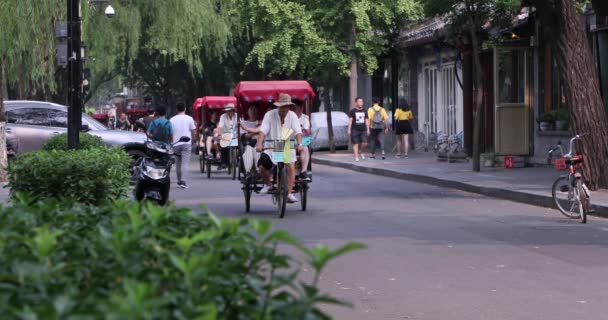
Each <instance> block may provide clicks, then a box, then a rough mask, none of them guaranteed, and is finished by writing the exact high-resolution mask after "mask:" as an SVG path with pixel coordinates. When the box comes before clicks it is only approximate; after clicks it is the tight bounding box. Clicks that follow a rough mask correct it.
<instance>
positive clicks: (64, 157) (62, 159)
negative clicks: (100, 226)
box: [9, 148, 131, 204]
mask: <svg viewBox="0 0 608 320" xmlns="http://www.w3.org/2000/svg"><path fill="white" fill-rule="evenodd" d="M130 162H131V159H130V158H129V156H128V155H127V153H126V152H124V151H123V150H122V149H118V148H117V149H106V148H103V149H90V150H72V151H37V152H31V153H27V154H24V155H22V156H19V157H18V158H17V159H16V160H15V161H13V162H12V163H11V164H10V166H9V186H10V188H11V192H12V193H13V194H14V193H15V192H27V193H31V194H33V195H35V196H37V197H40V198H64V199H66V200H67V199H69V200H72V201H76V202H82V203H90V204H100V203H103V202H105V201H107V200H113V199H117V198H120V197H123V196H126V195H127V192H128V190H129V177H130V173H129V164H130Z"/></svg>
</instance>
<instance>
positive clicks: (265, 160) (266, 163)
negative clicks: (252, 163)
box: [258, 152, 274, 170]
mask: <svg viewBox="0 0 608 320" xmlns="http://www.w3.org/2000/svg"><path fill="white" fill-rule="evenodd" d="M273 165H274V164H273V163H272V159H270V156H269V155H268V154H267V153H265V152H262V154H261V155H260V160H258V167H264V169H266V170H270V169H272V166H273Z"/></svg>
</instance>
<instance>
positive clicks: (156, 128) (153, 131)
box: [148, 107, 173, 143]
mask: <svg viewBox="0 0 608 320" xmlns="http://www.w3.org/2000/svg"><path fill="white" fill-rule="evenodd" d="M156 115H157V118H156V119H154V121H152V123H151V124H150V126H149V127H148V137H149V138H150V139H152V140H153V141H161V142H165V143H171V141H172V140H173V136H172V135H173V128H172V127H171V122H170V121H169V120H167V109H166V108H165V107H158V108H157V109H156Z"/></svg>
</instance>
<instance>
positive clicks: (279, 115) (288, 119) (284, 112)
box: [256, 93, 302, 203]
mask: <svg viewBox="0 0 608 320" xmlns="http://www.w3.org/2000/svg"><path fill="white" fill-rule="evenodd" d="M274 105H275V106H276V107H277V109H274V110H271V111H268V112H266V115H265V116H264V120H262V125H261V126H260V134H259V137H258V143H257V147H256V149H257V151H258V152H262V150H263V145H264V139H269V140H278V139H281V133H282V131H283V128H285V129H291V130H292V132H293V133H292V136H291V137H289V139H293V138H294V136H295V139H296V141H297V150H298V151H300V152H301V151H302V126H301V125H300V120H299V119H298V116H297V115H296V114H295V113H294V112H293V111H290V110H289V108H290V107H291V106H292V105H293V102H291V96H290V95H288V94H285V93H281V94H279V99H278V101H277V102H275V103H274ZM271 152H272V150H266V151H265V152H264V153H262V154H261V155H260V160H259V161H258V167H259V171H260V175H261V176H262V179H263V180H264V182H265V183H266V187H264V189H263V190H262V192H264V191H266V192H268V191H267V190H268V189H269V188H270V187H271V186H272V166H273V163H272V159H271V157H270V154H271ZM290 161H291V162H290V163H285V167H286V168H287V202H289V203H294V202H297V201H298V199H297V198H296V197H295V196H294V195H293V194H292V193H291V192H292V191H293V186H294V184H295V181H296V167H295V161H296V156H295V150H292V156H291V159H290Z"/></svg>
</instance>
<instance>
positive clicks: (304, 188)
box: [300, 182, 308, 211]
mask: <svg viewBox="0 0 608 320" xmlns="http://www.w3.org/2000/svg"><path fill="white" fill-rule="evenodd" d="M307 200H308V183H306V182H303V183H302V184H301V185H300V205H301V206H302V211H306V201H307Z"/></svg>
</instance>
